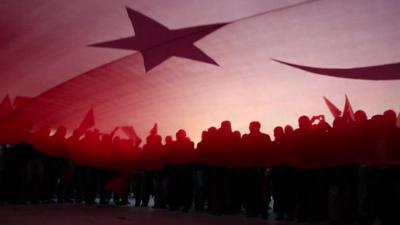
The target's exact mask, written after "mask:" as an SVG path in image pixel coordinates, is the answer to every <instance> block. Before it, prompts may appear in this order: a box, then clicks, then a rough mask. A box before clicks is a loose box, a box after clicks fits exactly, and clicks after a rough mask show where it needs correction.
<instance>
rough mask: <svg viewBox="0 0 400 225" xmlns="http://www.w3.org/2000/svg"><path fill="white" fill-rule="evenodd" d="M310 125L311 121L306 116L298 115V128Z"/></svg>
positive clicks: (304, 128)
mask: <svg viewBox="0 0 400 225" xmlns="http://www.w3.org/2000/svg"><path fill="white" fill-rule="evenodd" d="M310 127H311V121H310V118H308V116H304V115H303V116H300V118H299V128H300V129H301V130H308V129H309V128H310Z"/></svg>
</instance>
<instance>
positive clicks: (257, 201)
mask: <svg viewBox="0 0 400 225" xmlns="http://www.w3.org/2000/svg"><path fill="white" fill-rule="evenodd" d="M260 128H261V124H260V123H259V122H257V121H254V122H251V123H250V125H249V130H250V133H249V134H245V135H243V137H242V144H243V148H244V149H245V150H246V154H248V157H246V158H247V159H248V162H247V164H248V166H249V167H248V168H246V169H244V170H243V172H244V180H243V182H244V183H245V184H246V186H245V190H244V199H243V204H244V208H245V210H246V215H247V216H250V217H254V216H260V215H261V214H262V213H263V212H265V207H267V204H268V202H265V200H264V201H263V198H262V184H263V178H264V174H265V169H264V168H260V166H261V165H262V164H264V163H263V162H265V161H264V160H268V159H266V158H265V157H267V156H266V154H265V153H266V152H267V151H270V150H271V138H270V137H269V136H268V135H267V134H264V133H262V132H261V131H260Z"/></svg>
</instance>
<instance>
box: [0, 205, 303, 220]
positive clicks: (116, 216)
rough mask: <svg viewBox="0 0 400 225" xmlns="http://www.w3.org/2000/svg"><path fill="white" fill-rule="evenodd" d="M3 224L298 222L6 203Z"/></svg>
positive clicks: (1, 215)
mask: <svg viewBox="0 0 400 225" xmlns="http://www.w3.org/2000/svg"><path fill="white" fill-rule="evenodd" d="M0 224H1V225H20V224H21V225H22V224H24V225H36V224H40V225H50V224H51V225H53V224H57V225H72V224H73V225H81V224H82V225H83V224H85V225H87V224H90V225H103V224H104V225H125V224H126V225H128V224H129V225H135V224H143V225H158V224H163V225H164V224H190V225H203V224H204V225H205V224H207V225H224V224H233V225H236V224H243V225H247V224H249V225H250V224H252V225H253V224H254V225H256V224H265V225H274V224H276V225H298V224H299V223H293V222H284V221H282V222H280V221H279V222H277V221H274V220H273V219H268V220H263V219H256V218H246V217H245V216H243V215H235V216H212V215H209V214H206V213H197V212H189V213H182V212H180V211H175V212H170V211H168V210H154V209H151V208H135V207H129V206H127V207H116V206H98V205H92V206H88V205H72V204H64V205H54V204H51V205H2V206H0Z"/></svg>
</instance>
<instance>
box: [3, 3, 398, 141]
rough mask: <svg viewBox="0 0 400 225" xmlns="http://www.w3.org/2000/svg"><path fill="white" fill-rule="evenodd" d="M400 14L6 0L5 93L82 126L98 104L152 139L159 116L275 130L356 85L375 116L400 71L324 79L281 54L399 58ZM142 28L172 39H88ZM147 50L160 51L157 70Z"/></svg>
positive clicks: (360, 6)
mask: <svg viewBox="0 0 400 225" xmlns="http://www.w3.org/2000/svg"><path fill="white" fill-rule="evenodd" d="M126 7H128V8H130V9H132V10H134V11H135V12H138V13H140V14H142V15H145V16H146V17H147V18H150V19H151V20H152V21H156V22H157V23H158V24H161V25H162V26H164V27H165V28H168V30H173V31H179V30H184V29H187V28H190V27H197V28H199V27H203V28H204V27H207V26H209V25H212V24H226V25H224V26H220V27H218V28H219V29H213V30H212V32H207V34H204V35H201V37H200V36H199V37H196V38H193V36H192V34H187V33H183V34H182V35H183V36H180V37H179V38H172V39H170V38H167V37H165V36H163V35H165V34H166V33H157V32H156V31H154V32H153V33H152V32H149V30H151V29H152V28H153V27H152V26H150V27H149V26H145V27H143V29H139V27H140V26H141V24H140V23H139V24H137V23H135V22H134V21H131V20H130V18H129V17H128V15H127V13H126ZM399 20H400V1H397V0H382V1H372V0H370V1H369V0H368V1H365V0H353V1H346V0H337V1H329V0H314V1H304V0H282V1H273V0H267V1H265V0H254V1H242V0H221V1H213V0H204V1H197V0H170V1H163V0H150V1H149V0H115V1H108V0H87V1H73V2H71V1H50V0H37V1H28V0H23V1H14V0H3V1H2V4H0V25H1V27H2V31H1V33H0V47H1V48H0V52H1V54H0V71H1V82H0V97H1V98H3V97H4V96H6V95H7V94H9V95H10V97H11V98H12V99H13V98H14V97H15V96H30V97H35V99H32V100H30V101H29V103H27V104H24V105H23V106H21V107H20V108H18V109H17V110H16V111H15V112H14V113H13V114H12V117H10V118H8V120H9V121H12V120H21V119H24V120H27V121H30V122H32V123H34V125H36V126H42V125H49V126H51V127H56V126H58V125H63V126H66V127H68V128H69V129H72V128H77V127H78V126H79V123H80V121H81V120H82V118H83V117H84V116H85V114H86V112H87V111H88V110H89V109H90V108H91V107H93V109H94V111H95V117H96V127H97V128H99V129H100V130H112V129H113V128H114V127H115V126H120V125H133V126H134V127H135V130H136V131H137V133H138V135H139V136H141V137H143V136H144V135H146V134H148V129H149V127H151V126H152V125H153V124H154V123H155V122H157V123H158V125H159V133H160V134H161V135H166V134H174V133H175V132H176V130H178V129H180V128H184V129H186V131H187V133H188V135H189V136H191V137H193V139H194V140H195V141H197V140H198V139H199V137H200V134H201V131H202V130H204V129H207V128H208V127H209V126H213V125H218V124H219V123H220V121H222V120H230V121H231V122H232V124H233V128H234V129H238V130H241V131H243V132H244V131H247V128H248V123H249V122H250V121H252V120H259V121H260V122H261V123H262V129H263V130H264V131H266V132H271V131H272V129H273V128H274V127H275V126H277V125H285V124H293V125H296V124H297V118H298V117H299V116H300V115H302V114H306V115H310V116H311V115H320V114H326V115H329V114H330V112H329V111H328V109H327V108H326V106H325V104H324V103H323V101H321V97H322V96H329V97H330V99H331V100H332V101H333V102H335V103H337V104H338V105H342V104H343V97H342V96H343V95H344V94H345V93H347V94H348V95H349V97H350V98H351V100H352V105H353V107H354V109H355V110H357V109H364V110H365V111H366V112H367V113H368V114H369V115H372V114H376V113H382V112H383V111H384V110H386V109H389V108H393V109H394V110H396V111H398V110H399V109H398V108H396V107H398V106H399V105H400V104H399V103H400V94H399V91H398V90H400V81H399V80H386V81H369V80H363V79H357V80H354V79H342V78H337V77H329V76H320V75H317V74H313V73H309V72H307V71H303V70H296V69H293V68H291V67H288V66H284V65H282V64H279V63H276V62H274V61H272V60H270V59H271V58H274V59H279V60H282V61H284V62H296V63H297V62H301V64H302V65H310V66H312V67H317V68H322V67H329V68H360V67H365V66H366V65H384V64H387V65H390V64H394V63H398V62H399V61H400V42H399V41H398V40H400V29H399V28H400V27H399V26H400V24H399V22H398V21H399ZM131 22H133V25H132V23H131ZM132 26H133V27H132ZM135 26H136V27H135ZM138 26H139V27H138ZM132 28H133V29H132ZM139 30H141V31H146V32H144V33H140V35H142V36H141V38H142V41H144V42H145V41H146V40H158V41H160V40H161V41H160V42H158V43H156V44H154V43H152V45H151V46H150V48H145V50H143V49H142V48H138V47H137V46H135V48H133V47H132V48H128V49H126V48H125V47H126V46H123V47H124V48H119V49H105V48H94V47H89V46H90V45H93V44H96V43H104V42H107V41H110V40H116V39H120V38H124V37H132V38H134V37H138V36H137V35H139ZM152 35H153V36H152ZM154 35H160V36H156V37H154ZM130 43H131V42H129V46H131V44H130ZM135 44H138V43H135ZM132 45H133V43H132ZM187 46H190V50H189V51H186V50H188V48H187ZM139 47H143V44H141V45H140V46H139ZM144 47H146V46H144ZM147 47H149V46H147ZM149 49H150V50H151V51H153V52H151V54H150V55H145V54H146V51H148V50H149ZM182 49H184V50H182ZM150 50H149V51H150ZM143 51H145V54H143ZM199 55H201V58H199ZM146 56H148V57H150V59H151V60H155V61H154V62H155V63H152V64H148V65H150V66H149V67H147V68H150V70H148V71H147V73H146V71H145V68H146V67H145V65H146V60H147V61H148V58H147V59H146ZM156 57H159V58H158V59H157V58H156ZM197 59H200V60H197ZM199 61H201V62H199ZM204 62H209V63H204ZM212 62H215V63H212ZM210 63H211V64H210ZM214 64H218V65H219V66H215V65H214ZM326 65H328V66H326ZM37 118H42V119H41V120H40V121H38V120H37Z"/></svg>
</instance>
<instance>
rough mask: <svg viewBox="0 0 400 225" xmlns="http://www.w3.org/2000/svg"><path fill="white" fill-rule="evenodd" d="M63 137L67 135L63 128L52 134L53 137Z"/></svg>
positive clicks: (65, 129)
mask: <svg viewBox="0 0 400 225" xmlns="http://www.w3.org/2000/svg"><path fill="white" fill-rule="evenodd" d="M65 135H67V128H66V127H63V126H60V127H58V128H57V131H56V133H55V134H54V136H57V137H65Z"/></svg>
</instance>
